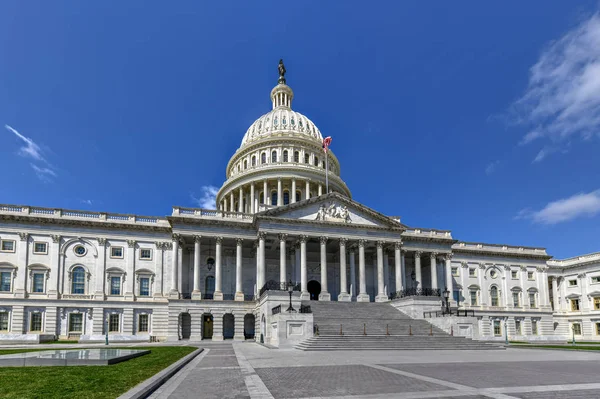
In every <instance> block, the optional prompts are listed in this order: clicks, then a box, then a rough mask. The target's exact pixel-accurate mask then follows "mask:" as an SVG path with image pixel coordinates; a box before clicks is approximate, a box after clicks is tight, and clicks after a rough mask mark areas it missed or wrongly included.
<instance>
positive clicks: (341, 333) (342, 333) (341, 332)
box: [340, 324, 344, 335]
mask: <svg viewBox="0 0 600 399" xmlns="http://www.w3.org/2000/svg"><path fill="white" fill-rule="evenodd" d="M340 335H344V332H343V330H342V325H341V324H340Z"/></svg>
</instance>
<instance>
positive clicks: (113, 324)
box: [108, 314, 119, 332]
mask: <svg viewBox="0 0 600 399" xmlns="http://www.w3.org/2000/svg"><path fill="white" fill-rule="evenodd" d="M108 332H119V315H118V314H111V315H110V316H109V318H108Z"/></svg>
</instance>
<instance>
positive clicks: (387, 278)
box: [383, 248, 390, 296]
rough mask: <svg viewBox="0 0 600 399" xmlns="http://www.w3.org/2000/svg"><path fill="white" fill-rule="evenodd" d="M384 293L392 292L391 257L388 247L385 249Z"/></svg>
mask: <svg viewBox="0 0 600 399" xmlns="http://www.w3.org/2000/svg"><path fill="white" fill-rule="evenodd" d="M383 293H384V294H385V295H386V296H387V295H389V293H390V258H389V256H388V251H387V249H385V248H384V249H383Z"/></svg>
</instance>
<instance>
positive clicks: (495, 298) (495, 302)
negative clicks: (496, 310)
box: [492, 295, 498, 306]
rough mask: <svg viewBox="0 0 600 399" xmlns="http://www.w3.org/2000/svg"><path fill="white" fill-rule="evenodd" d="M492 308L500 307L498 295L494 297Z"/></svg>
mask: <svg viewBox="0 0 600 399" xmlns="http://www.w3.org/2000/svg"><path fill="white" fill-rule="evenodd" d="M492 306H498V295H492Z"/></svg>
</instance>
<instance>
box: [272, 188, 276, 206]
mask: <svg viewBox="0 0 600 399" xmlns="http://www.w3.org/2000/svg"><path fill="white" fill-rule="evenodd" d="M271 205H277V191H273V192H271Z"/></svg>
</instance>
